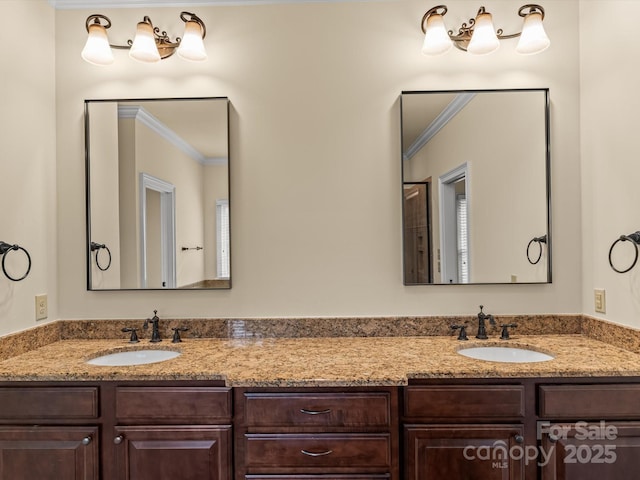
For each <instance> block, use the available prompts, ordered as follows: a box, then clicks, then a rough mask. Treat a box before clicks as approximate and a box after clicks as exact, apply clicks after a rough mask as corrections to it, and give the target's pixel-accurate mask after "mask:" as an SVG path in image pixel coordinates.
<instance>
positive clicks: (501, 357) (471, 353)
mask: <svg viewBox="0 0 640 480" xmlns="http://www.w3.org/2000/svg"><path fill="white" fill-rule="evenodd" d="M458 353H459V354H460V355H464V356H465V357H469V358H475V359H476V360H486V361H489V362H507V363H529V362H546V361H549V360H553V356H551V355H547V354H546V353H542V352H536V351H535V350H528V349H526V348H515V347H470V348H463V349H462V350H458Z"/></svg>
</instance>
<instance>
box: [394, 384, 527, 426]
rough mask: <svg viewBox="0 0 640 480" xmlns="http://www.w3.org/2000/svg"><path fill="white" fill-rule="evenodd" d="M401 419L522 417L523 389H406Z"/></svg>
mask: <svg viewBox="0 0 640 480" xmlns="http://www.w3.org/2000/svg"><path fill="white" fill-rule="evenodd" d="M404 415H405V416H407V417H426V418H456V419H464V420H469V419H474V420H477V419H479V418H491V419H495V418H519V417H524V386H523V385H444V386H434V387H428V386H415V387H406V388H405V394H404Z"/></svg>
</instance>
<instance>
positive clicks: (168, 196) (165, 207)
mask: <svg viewBox="0 0 640 480" xmlns="http://www.w3.org/2000/svg"><path fill="white" fill-rule="evenodd" d="M147 190H153V191H156V192H159V193H160V244H161V255H162V283H163V285H162V286H163V288H176V228H175V224H176V220H175V218H176V216H175V213H176V187H175V186H174V185H173V184H171V183H169V182H165V181H164V180H161V179H159V178H156V177H154V176H152V175H149V174H148V173H144V172H141V173H140V188H139V196H140V198H139V204H140V225H139V227H140V288H147Z"/></svg>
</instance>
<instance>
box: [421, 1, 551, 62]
mask: <svg viewBox="0 0 640 480" xmlns="http://www.w3.org/2000/svg"><path fill="white" fill-rule="evenodd" d="M446 13H447V6H446V5H438V6H437V7H433V8H431V9H429V10H427V12H426V13H425V14H424V16H423V17H422V23H421V24H420V25H421V27H422V31H423V32H424V34H425V36H424V45H423V46H422V53H424V54H425V55H442V54H443V53H446V52H448V51H449V50H450V49H451V47H452V46H455V47H456V48H458V49H460V50H463V51H465V52H468V53H471V54H473V55H487V54H489V53H492V52H494V51H496V50H497V49H498V47H499V46H500V40H506V39H510V38H516V37H520V40H519V41H518V45H517V46H516V52H518V53H521V54H523V55H531V54H534V53H540V52H542V51H543V50H546V49H547V47H548V46H549V45H550V44H551V42H550V41H549V37H547V34H546V32H545V31H544V27H543V25H542V20H543V19H544V9H543V8H542V7H541V6H540V5H536V4H528V5H523V6H522V7H520V9H519V10H518V15H520V16H521V17H523V18H524V24H523V25H522V31H521V32H518V33H513V34H509V35H505V34H504V33H503V31H502V29H498V30H497V31H496V29H495V28H494V26H493V20H492V18H491V14H490V13H489V12H487V11H486V10H485V8H484V7H480V9H479V10H478V14H477V15H476V18H475V19H474V18H471V19H469V24H467V23H463V24H462V26H461V27H460V28H459V29H458V33H457V34H454V32H453V30H448V31H447V28H446V27H445V25H444V19H443V16H444V15H445V14H446Z"/></svg>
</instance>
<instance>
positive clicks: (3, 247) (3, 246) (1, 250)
mask: <svg viewBox="0 0 640 480" xmlns="http://www.w3.org/2000/svg"><path fill="white" fill-rule="evenodd" d="M18 250H22V251H23V252H24V254H25V255H26V256H27V262H28V263H27V271H26V272H25V273H24V275H22V276H21V277H19V278H16V277H12V276H11V275H10V274H9V272H7V266H6V261H7V256H8V255H9V252H11V251H18ZM0 255H2V271H3V272H4V274H5V275H6V277H7V278H8V279H9V280H12V281H14V282H19V281H21V280H24V279H25V278H27V275H29V272H30V271H31V255H29V252H27V250H26V249H25V248H24V247H21V246H20V245H17V244H15V245H11V244H9V243H6V242H3V241H0Z"/></svg>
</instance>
